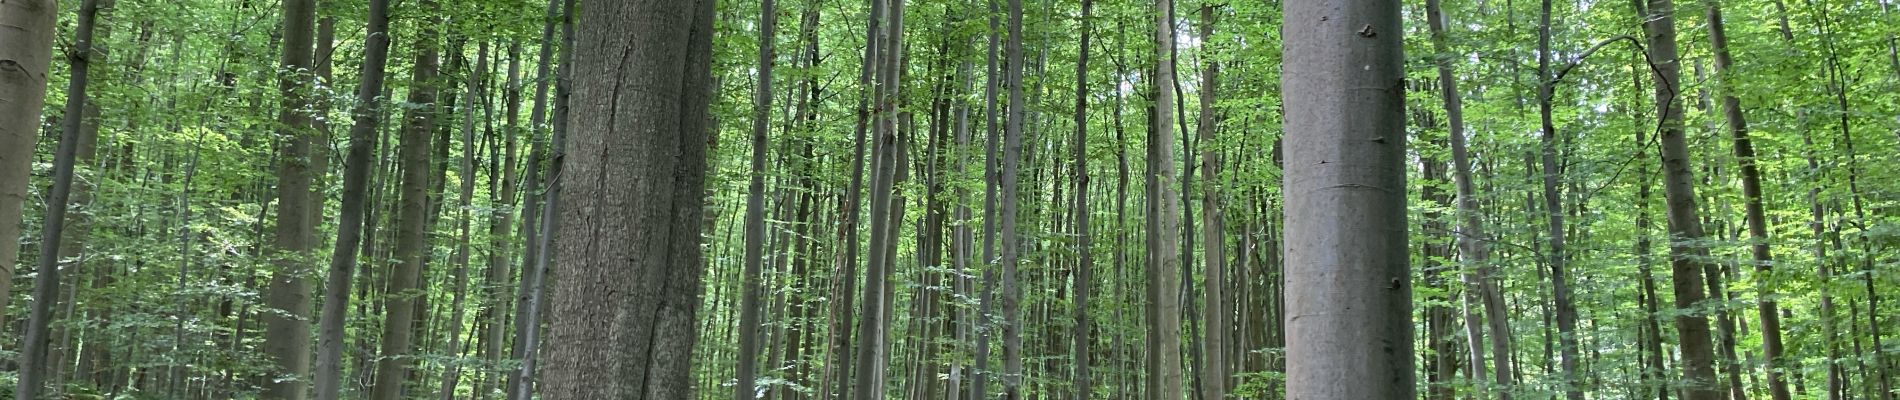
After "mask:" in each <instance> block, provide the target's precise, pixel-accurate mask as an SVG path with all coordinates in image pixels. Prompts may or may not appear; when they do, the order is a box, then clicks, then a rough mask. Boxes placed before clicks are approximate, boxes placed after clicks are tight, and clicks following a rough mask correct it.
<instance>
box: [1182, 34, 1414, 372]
mask: <svg viewBox="0 0 1900 400" xmlns="http://www.w3.org/2000/svg"><path fill="white" fill-rule="evenodd" d="M1284 14H1285V15H1284V19H1283V20H1284V21H1286V26H1285V30H1284V31H1285V34H1286V39H1285V41H1284V44H1283V48H1284V54H1285V57H1286V61H1285V67H1284V69H1285V72H1284V73H1283V75H1282V76H1281V82H1282V83H1281V84H1282V85H1283V86H1284V87H1285V91H1286V92H1285V94H1284V99H1285V100H1284V101H1285V110H1286V116H1287V121H1286V122H1287V125H1286V128H1287V129H1286V130H1287V132H1296V133H1298V134H1295V135H1288V136H1287V137H1286V151H1285V154H1286V164H1285V165H1286V178H1285V181H1286V182H1285V184H1286V188H1285V193H1286V232H1287V233H1288V235H1287V237H1286V240H1287V242H1286V280H1285V282H1286V293H1285V298H1286V315H1287V316H1286V333H1287V343H1286V360H1287V375H1286V379H1287V396H1288V397H1289V398H1294V399H1303V400H1314V399H1342V400H1343V399H1404V398H1413V397H1414V393H1415V389H1414V386H1413V385H1414V382H1415V378H1414V375H1413V354H1414V352H1413V345H1412V329H1411V328H1412V324H1411V318H1410V315H1411V312H1410V310H1411V293H1412V289H1411V285H1410V284H1409V283H1408V281H1409V279H1408V278H1409V271H1408V269H1409V267H1408V265H1407V264H1408V263H1407V259H1408V255H1407V254H1406V249H1405V247H1406V237H1405V236H1406V235H1405V230H1404V227H1405V226H1406V224H1405V219H1406V216H1405V191H1404V189H1403V188H1404V187H1405V167H1404V165H1405V164H1404V161H1403V160H1404V155H1405V150H1404V149H1405V130H1404V124H1405V121H1404V113H1403V106H1404V102H1403V101H1404V83H1403V82H1404V74H1403V72H1402V71H1401V60H1402V59H1403V58H1402V50H1401V46H1400V37H1401V36H1402V33H1403V31H1402V30H1401V29H1400V28H1399V23H1400V18H1399V5H1398V4H1397V3H1391V2H1377V1H1357V0H1356V1H1344V2H1335V3H1330V4H1329V3H1318V2H1306V3H1300V2H1295V3H1287V4H1286V5H1285V7H1284ZM1164 76H1165V74H1164ZM1368 87H1370V88H1378V90H1364V89H1363V88H1368ZM1336 210H1350V211H1349V212H1337V211H1336Z"/></svg>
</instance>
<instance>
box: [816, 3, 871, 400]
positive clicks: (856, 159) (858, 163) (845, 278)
mask: <svg viewBox="0 0 1900 400" xmlns="http://www.w3.org/2000/svg"><path fill="white" fill-rule="evenodd" d="M883 9H884V2H883V1H877V0H873V1H872V2H871V13H870V16H869V18H868V19H869V21H867V22H866V27H865V33H864V42H865V45H864V58H863V60H862V62H861V63H859V64H860V65H859V68H858V93H859V96H858V107H857V121H856V123H855V125H853V128H854V132H856V134H855V136H856V137H855V140H854V141H853V143H854V145H853V147H852V156H851V165H852V166H851V168H852V173H851V185H850V187H849V188H848V189H847V191H846V192H845V195H844V198H845V203H844V204H845V206H844V207H842V208H840V209H839V210H838V212H839V214H840V215H841V216H842V217H843V218H841V219H842V220H843V221H842V222H843V223H841V224H839V225H838V236H839V241H840V242H843V243H844V247H845V248H844V251H843V252H841V253H843V254H842V255H841V256H840V257H839V258H838V259H837V262H836V267H835V269H836V271H834V274H833V276H836V277H837V278H836V282H835V283H834V284H833V287H832V288H831V292H832V294H833V297H837V298H839V301H835V302H833V303H832V306H831V310H830V313H831V318H830V319H829V320H830V321H831V326H830V329H828V330H829V332H830V336H831V338H830V340H829V344H828V345H827V347H829V348H830V350H829V351H828V353H829V354H830V355H831V359H830V360H829V361H827V362H826V363H825V377H824V379H823V381H822V382H821V383H820V385H819V388H820V389H819V390H829V391H831V396H830V397H831V398H837V399H842V398H846V397H847V396H849V395H850V390H849V389H850V387H851V384H852V383H853V381H854V380H853V379H852V375H851V361H852V359H853V358H852V356H851V353H852V351H853V350H855V349H854V348H853V347H852V346H850V345H849V344H848V343H851V326H852V325H851V319H852V318H851V317H852V311H853V310H854V308H855V307H856V300H855V299H853V298H852V296H855V295H856V293H855V292H856V291H857V284H858V267H857V265H858V247H859V245H858V216H859V214H860V213H861V210H862V209H863V208H862V207H863V197H864V164H865V144H866V143H868V142H867V139H866V138H865V135H866V130H868V128H869V127H870V124H871V122H870V120H871V102H872V100H873V98H874V97H876V94H875V93H876V92H875V91H873V89H872V82H874V81H875V80H876V75H874V74H875V73H876V71H877V69H876V68H873V66H874V65H875V64H876V61H875V60H877V55H878V45H877V41H878V33H879V30H878V23H879V21H881V18H880V15H881V14H882V13H883ZM832 383H836V386H835V387H834V386H832Z"/></svg>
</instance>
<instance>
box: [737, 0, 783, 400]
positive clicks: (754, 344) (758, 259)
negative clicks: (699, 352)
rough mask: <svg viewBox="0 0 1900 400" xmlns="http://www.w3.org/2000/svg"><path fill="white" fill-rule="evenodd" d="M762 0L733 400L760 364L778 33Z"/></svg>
mask: <svg viewBox="0 0 1900 400" xmlns="http://www.w3.org/2000/svg"><path fill="white" fill-rule="evenodd" d="M774 3H775V2H774V1H773V0H764V2H763V3H761V4H760V6H759V7H760V9H759V10H760V11H759V64H758V74H759V75H758V76H759V84H758V86H756V87H755V90H756V91H755V92H754V94H753V97H752V99H753V100H752V101H753V103H752V173H751V175H752V183H751V184H750V187H749V189H748V192H747V193H748V194H747V195H746V201H745V205H746V206H745V276H744V277H741V278H740V279H741V280H742V281H743V282H744V285H745V293H743V294H741V295H740V296H741V297H740V298H741V299H742V301H743V302H744V305H742V306H740V311H739V354H738V356H739V366H738V384H737V385H734V387H733V391H734V392H736V393H734V398H735V399H738V400H746V399H751V398H755V397H757V393H756V392H757V391H758V389H757V388H756V386H757V383H756V382H757V380H758V377H757V374H758V364H759V359H758V355H759V340H760V338H759V324H760V322H761V321H759V320H760V317H759V307H760V306H759V298H760V297H761V296H762V295H763V288H761V287H760V285H761V284H763V282H761V281H762V280H764V279H765V277H764V275H763V274H764V271H763V269H764V264H765V254H764V252H765V172H766V171H765V169H766V167H765V152H766V143H767V141H766V132H768V131H770V130H771V125H772V95H773V93H772V65H773V64H774V63H775V62H776V61H777V56H778V55H777V54H776V52H775V50H774V47H775V46H774V42H775V41H776V36H775V35H776V34H777V32H778V7H777V5H776V4H774Z"/></svg>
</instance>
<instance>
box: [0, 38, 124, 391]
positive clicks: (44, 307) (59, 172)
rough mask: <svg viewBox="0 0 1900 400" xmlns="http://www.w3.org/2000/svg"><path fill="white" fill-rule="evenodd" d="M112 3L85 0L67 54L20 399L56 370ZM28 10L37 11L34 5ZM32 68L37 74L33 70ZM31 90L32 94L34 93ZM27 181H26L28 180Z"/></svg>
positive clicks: (39, 387) (22, 352)
mask: <svg viewBox="0 0 1900 400" xmlns="http://www.w3.org/2000/svg"><path fill="white" fill-rule="evenodd" d="M102 3H103V4H102ZM111 4H112V0H85V1H83V2H81V3H80V5H79V16H78V21H77V23H76V24H75V25H76V26H75V28H74V33H73V36H74V40H73V48H72V50H71V52H70V53H68V55H67V62H68V63H69V64H70V65H71V66H70V67H69V68H68V69H67V74H68V75H69V77H70V78H69V79H68V80H67V83H66V107H65V114H64V115H65V116H66V117H65V118H62V119H61V120H60V136H59V147H58V148H57V149H56V150H54V153H53V187H52V189H51V190H49V191H48V192H47V193H46V215H45V218H46V219H45V222H44V223H42V225H41V231H40V249H39V250H40V253H39V259H38V260H37V262H36V263H35V264H34V275H33V302H32V303H31V304H30V305H29V306H28V308H27V310H28V313H27V321H26V335H24V336H25V337H24V339H23V343H21V345H20V363H19V367H20V375H19V380H18V381H17V382H18V384H17V386H16V387H15V388H14V398H15V399H18V400H38V399H39V394H40V391H41V390H45V388H44V387H43V386H45V384H46V381H47V376H48V375H52V374H53V371H52V369H51V367H52V366H50V365H48V363H47V355H48V351H47V347H48V346H50V345H52V344H53V343H51V340H50V339H51V336H50V335H49V333H50V329H49V328H50V327H51V326H52V319H53V305H54V304H55V303H58V302H59V297H60V296H59V294H60V288H59V286H60V282H59V279H60V278H59V275H60V272H61V271H60V270H59V249H60V241H61V239H63V238H64V231H65V225H66V211H67V209H68V208H69V206H70V204H68V200H69V199H70V196H71V195H72V191H73V190H72V188H73V164H74V162H75V159H77V157H78V152H79V139H80V125H81V123H80V122H81V121H82V120H84V119H85V118H83V117H82V115H83V114H84V113H85V109H86V86H87V84H88V83H89V82H88V81H87V78H88V73H89V70H90V69H91V64H92V59H91V57H92V38H93V26H94V25H95V21H96V20H97V18H98V16H99V14H100V9H102V8H110V7H111ZM8 11H14V10H8ZM26 11H27V12H28V13H31V10H26ZM47 12H48V13H49V14H50V13H51V12H52V7H50V6H49V7H48V9H47ZM29 18H31V17H30V16H29ZM49 28H50V27H49ZM22 45H31V43H22ZM0 61H10V60H0ZM27 61H28V62H31V60H27ZM0 67H4V66H0ZM22 67H24V66H22ZM28 73H29V74H31V72H30V71H29V72H28ZM43 77H44V75H42V78H43ZM29 79H31V78H29ZM27 95H28V96H31V94H30V93H29V94H27ZM0 125H12V124H5V123H0ZM34 130H35V131H37V130H38V129H34ZM25 147H26V148H27V150H28V152H29V153H30V152H31V151H32V149H33V148H34V146H32V143H31V142H29V143H27V146H25ZM29 157H30V156H29ZM24 184H25V182H22V186H24ZM5 247H14V246H5ZM8 278H11V277H8ZM55 392H57V391H55Z"/></svg>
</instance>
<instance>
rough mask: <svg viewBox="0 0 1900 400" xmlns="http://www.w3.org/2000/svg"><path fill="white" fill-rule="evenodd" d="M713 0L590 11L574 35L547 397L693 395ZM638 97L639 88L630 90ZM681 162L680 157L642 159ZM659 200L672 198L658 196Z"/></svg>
mask: <svg viewBox="0 0 1900 400" xmlns="http://www.w3.org/2000/svg"><path fill="white" fill-rule="evenodd" d="M713 3H714V2H713V1H709V0H699V1H676V2H656V3H622V2H606V3H597V4H590V8H589V10H588V11H589V12H588V13H587V14H585V15H583V18H582V19H581V21H580V25H579V31H578V32H577V36H576V37H575V47H574V49H575V52H574V53H573V54H574V69H573V71H574V79H575V80H574V85H573V87H574V89H575V92H574V94H573V95H574V97H575V99H576V100H577V101H575V102H574V106H575V108H574V109H573V112H572V113H571V117H572V121H571V122H572V124H573V125H572V127H573V128H574V129H573V132H572V133H573V136H572V137H571V138H570V139H572V141H570V142H568V143H565V144H564V148H565V151H566V153H567V154H568V155H571V156H573V158H572V159H568V160H565V162H564V164H563V166H562V168H563V171H562V174H563V175H564V176H563V177H561V178H560V179H561V181H560V190H561V191H562V192H563V193H564V195H565V196H571V197H572V199H574V201H578V202H579V203H577V204H576V206H575V207H564V208H562V209H561V210H560V216H559V218H560V233H559V235H560V237H563V238H572V240H564V241H560V242H559V243H557V247H556V249H555V250H556V251H557V252H558V253H557V254H555V256H556V257H558V258H560V259H561V261H562V265H561V266H562V269H561V276H560V279H558V280H557V281H556V290H557V292H556V295H555V296H554V302H553V303H554V304H553V317H554V319H553V321H554V323H553V326H552V328H551V329H550V332H549V333H550V337H549V340H548V348H547V359H546V367H547V373H546V375H545V382H544V384H543V386H542V392H543V393H542V394H543V397H544V398H547V399H550V400H581V399H631V400H644V399H681V398H686V396H687V395H688V393H689V391H690V390H691V380H690V379H689V378H690V373H691V363H692V357H691V354H692V348H693V345H694V343H695V342H697V340H698V334H697V332H695V328H694V327H695V323H694V316H695V314H696V313H697V311H698V309H699V307H700V301H699V295H700V292H701V291H702V290H703V289H702V288H701V286H700V280H701V276H702V275H703V274H704V266H703V264H702V262H703V259H702V255H701V254H700V249H699V242H700V232H701V230H702V229H703V226H704V225H705V221H704V219H703V218H704V213H705V211H704V208H705V207H704V196H705V176H706V169H707V164H706V154H707V151H708V144H709V142H708V134H709V131H708V128H709V127H710V121H709V120H708V119H707V110H708V108H709V107H708V102H709V101H710V99H711V91H712V78H711V65H712V64H711V56H712V33H713V32H712V27H713V20H714V11H713ZM635 87H637V88H639V90H629V89H631V88H635ZM642 154H675V155H677V156H676V157H643V156H641V155H642ZM646 200H659V201H646Z"/></svg>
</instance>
